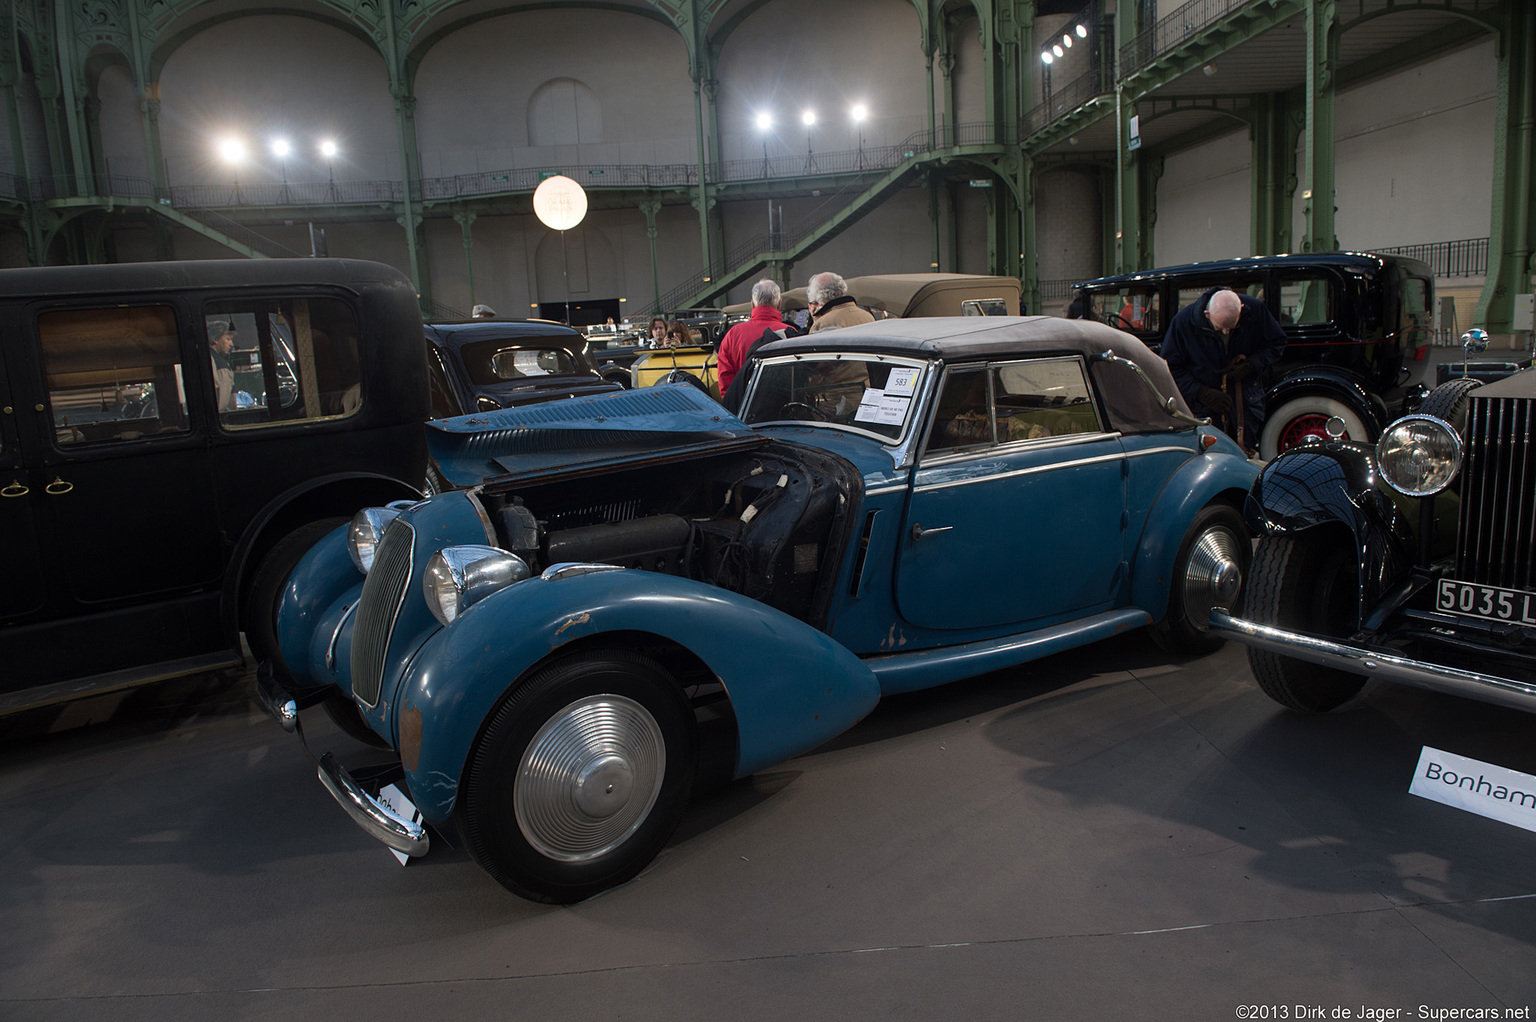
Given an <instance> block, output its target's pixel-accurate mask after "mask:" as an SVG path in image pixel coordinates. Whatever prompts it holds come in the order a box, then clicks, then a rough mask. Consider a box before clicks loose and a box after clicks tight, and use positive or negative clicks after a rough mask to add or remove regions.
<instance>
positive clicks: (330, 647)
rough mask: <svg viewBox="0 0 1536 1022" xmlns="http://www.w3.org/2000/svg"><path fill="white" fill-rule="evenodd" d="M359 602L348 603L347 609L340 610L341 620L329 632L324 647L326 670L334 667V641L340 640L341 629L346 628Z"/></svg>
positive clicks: (331, 669)
mask: <svg viewBox="0 0 1536 1022" xmlns="http://www.w3.org/2000/svg"><path fill="white" fill-rule="evenodd" d="M361 602H362V601H361V600H359V601H356V602H354V603H352V604H350V605H348V607H347V609H346V610H344V611H342V612H341V620H340V621H337V622H336V630H335V631H334V632H332V633H331V641H330V642H329V643H327V644H326V647H325V669H326V670H327V671H334V670H335V669H336V643H338V642H340V641H341V632H342V629H344V628H346V627H347V622H348V621H350V620H352V615H353V614H355V613H356V612H357V604H358V603H361Z"/></svg>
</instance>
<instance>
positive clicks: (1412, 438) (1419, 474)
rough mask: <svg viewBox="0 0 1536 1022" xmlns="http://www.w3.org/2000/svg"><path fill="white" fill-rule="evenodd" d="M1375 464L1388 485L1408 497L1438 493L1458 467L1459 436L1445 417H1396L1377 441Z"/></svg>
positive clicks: (1459, 453) (1454, 475)
mask: <svg viewBox="0 0 1536 1022" xmlns="http://www.w3.org/2000/svg"><path fill="white" fill-rule="evenodd" d="M1376 464H1377V466H1378V467H1379V468H1380V469H1381V477H1382V478H1383V479H1385V480H1386V481H1387V485H1388V486H1390V487H1392V488H1393V489H1394V490H1396V491H1397V492H1398V493H1402V494H1405V495H1407V496H1409V497H1428V496H1430V495H1431V494H1435V493H1439V492H1440V491H1441V490H1443V489H1445V488H1446V487H1447V486H1449V485H1450V483H1451V480H1452V479H1454V478H1456V472H1457V470H1458V469H1460V468H1461V437H1459V436H1457V435H1456V430H1454V429H1452V428H1451V424H1450V423H1448V422H1446V421H1445V420H1444V419H1437V418H1435V417H1434V416H1432V415H1409V416H1406V417H1404V418H1401V419H1398V420H1397V421H1396V422H1394V423H1393V424H1392V425H1391V426H1390V427H1388V429H1387V431H1386V433H1384V434H1382V437H1381V440H1380V442H1379V443H1377V444H1376Z"/></svg>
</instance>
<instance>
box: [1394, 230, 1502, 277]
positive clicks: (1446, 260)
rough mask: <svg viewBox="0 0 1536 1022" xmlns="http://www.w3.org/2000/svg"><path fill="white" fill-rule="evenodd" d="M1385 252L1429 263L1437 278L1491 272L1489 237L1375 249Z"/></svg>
mask: <svg viewBox="0 0 1536 1022" xmlns="http://www.w3.org/2000/svg"><path fill="white" fill-rule="evenodd" d="M1371 251H1372V252H1380V253H1381V254H1382V255H1395V256H1405V257H1407V258H1409V259H1418V260H1421V261H1423V262H1426V263H1428V264H1429V266H1430V269H1432V270H1433V271H1434V274H1435V276H1436V277H1483V276H1486V275H1487V273H1488V239H1487V238H1464V239H1462V240H1461V241H1430V242H1425V243H1423V244H1420V245H1398V246H1396V247H1395V248H1373V249H1371Z"/></svg>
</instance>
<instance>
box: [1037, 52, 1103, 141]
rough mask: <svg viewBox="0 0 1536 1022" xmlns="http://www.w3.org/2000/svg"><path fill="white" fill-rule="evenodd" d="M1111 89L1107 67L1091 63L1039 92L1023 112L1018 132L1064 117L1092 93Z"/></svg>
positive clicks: (1039, 127)
mask: <svg viewBox="0 0 1536 1022" xmlns="http://www.w3.org/2000/svg"><path fill="white" fill-rule="evenodd" d="M1113 91H1114V79H1113V76H1112V75H1111V74H1110V71H1109V68H1107V67H1103V66H1099V67H1091V68H1089V69H1088V70H1087V71H1085V72H1083V73H1082V74H1080V75H1078V76H1077V77H1076V78H1074V79H1072V80H1071V81H1069V82H1067V83H1066V84H1064V85H1061V86H1059V87H1054V88H1052V89H1051V90H1050V92H1049V93H1047V94H1044V95H1042V97H1041V100H1040V102H1039V103H1037V104H1035V107H1034V109H1033V110H1031V111H1029V113H1027V114H1025V115H1024V123H1023V125H1022V126H1021V129H1020V131H1021V134H1024V135H1031V134H1033V133H1034V132H1037V131H1039V130H1040V129H1041V128H1043V127H1045V126H1046V125H1048V124H1050V123H1051V122H1052V121H1055V120H1058V119H1059V118H1062V117H1065V116H1066V115H1067V114H1069V113H1071V112H1072V111H1073V110H1076V109H1077V108H1078V107H1080V106H1082V105H1083V104H1084V103H1086V102H1088V101H1089V100H1090V99H1093V98H1094V97H1095V96H1102V95H1104V94H1106V93H1109V92H1113Z"/></svg>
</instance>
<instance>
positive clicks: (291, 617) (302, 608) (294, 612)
mask: <svg viewBox="0 0 1536 1022" xmlns="http://www.w3.org/2000/svg"><path fill="white" fill-rule="evenodd" d="M362 584H363V573H362V572H360V571H358V570H357V566H356V565H354V564H353V563H352V555H351V554H349V553H347V527H346V526H345V525H339V526H337V527H336V528H335V529H333V530H332V531H330V532H328V533H326V534H325V535H324V536H322V537H321V538H320V541H319V542H318V543H316V544H315V545H314V546H312V547H310V548H309V550H308V552H306V553H305V554H304V556H303V557H301V558H299V563H298V564H297V565H295V566H294V569H293V571H292V572H291V573H290V574H289V575H288V582H287V584H286V585H285V586H284V587H283V591H282V594H281V595H280V596H279V597H278V603H277V643H278V651H279V653H280V654H281V655H282V658H283V666H284V667H286V668H287V669H288V673H289V675H290V676H291V677H292V678H293V680H294V681H295V682H297V683H298V684H301V685H315V684H322V683H325V682H330V681H332V680H334V679H333V678H332V677H331V675H330V674H328V673H324V672H321V673H317V672H315V671H314V669H313V658H312V656H311V651H312V646H313V645H314V641H315V639H316V638H318V637H319V636H320V635H321V633H322V632H323V633H324V637H325V642H326V644H327V645H328V644H329V640H330V635H331V632H334V630H335V615H334V609H335V607H336V604H337V601H338V600H340V599H341V598H342V596H344V595H345V594H346V593H347V591H348V590H351V589H357V588H359V587H361V586H362ZM355 598H356V597H355V595H354V597H353V599H354V600H355ZM328 615H329V616H330V617H331V621H330V623H329V625H328V626H327V625H326V618H327V616H328Z"/></svg>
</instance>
